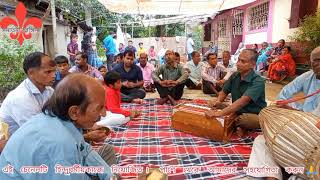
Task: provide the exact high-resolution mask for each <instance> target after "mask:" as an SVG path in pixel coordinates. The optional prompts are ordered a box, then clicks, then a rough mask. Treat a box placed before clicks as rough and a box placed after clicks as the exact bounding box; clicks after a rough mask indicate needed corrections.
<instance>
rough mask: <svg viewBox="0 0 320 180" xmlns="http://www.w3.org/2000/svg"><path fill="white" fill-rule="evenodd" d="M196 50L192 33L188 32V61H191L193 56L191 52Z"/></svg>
mask: <svg viewBox="0 0 320 180" xmlns="http://www.w3.org/2000/svg"><path fill="white" fill-rule="evenodd" d="M193 51H194V42H193V39H192V34H191V33H190V34H188V40H187V53H188V61H191V59H192V56H191V53H192V52H193Z"/></svg>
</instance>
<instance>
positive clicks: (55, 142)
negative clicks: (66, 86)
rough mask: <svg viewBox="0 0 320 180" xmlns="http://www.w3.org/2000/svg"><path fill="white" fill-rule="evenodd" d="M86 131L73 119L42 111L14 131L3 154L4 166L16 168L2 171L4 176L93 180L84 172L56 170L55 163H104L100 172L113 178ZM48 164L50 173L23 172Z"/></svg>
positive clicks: (0, 158)
mask: <svg viewBox="0 0 320 180" xmlns="http://www.w3.org/2000/svg"><path fill="white" fill-rule="evenodd" d="M81 132H82V130H81V129H78V128H76V127H75V126H74V124H73V123H72V122H71V121H63V120H61V119H59V118H56V117H51V116H49V115H45V114H43V113H40V114H38V115H36V116H33V117H32V118H31V119H30V120H29V121H28V122H26V123H25V124H24V125H23V126H22V127H21V128H20V129H18V130H17V131H16V133H14V134H13V135H12V136H11V137H10V139H9V141H8V142H7V144H6V146H5V148H4V150H3V151H2V153H1V156H0V169H2V168H3V167H5V166H7V165H8V164H10V165H11V166H13V168H14V171H13V173H12V174H10V173H2V172H1V173H0V179H17V180H18V179H19V180H20V179H28V180H41V179H57V180H71V179H74V180H90V177H89V176H88V175H87V174H84V173H70V175H65V173H55V165H57V164H60V165H61V166H64V167H66V166H68V167H71V166H73V165H76V164H78V165H80V166H82V167H88V166H95V167H98V166H100V167H101V169H103V170H102V172H101V173H99V174H91V175H98V176H99V178H100V179H103V180H106V179H108V180H109V179H110V177H111V175H112V174H111V169H110V167H109V166H108V165H107V164H106V162H105V161H104V160H103V159H102V158H101V157H100V156H99V154H98V153H97V152H96V151H94V150H93V149H92V147H91V146H90V145H89V144H88V143H86V142H85V141H84V139H83V136H82V133H81ZM40 165H45V166H47V167H48V172H47V173H43V174H39V173H20V168H21V167H22V166H40Z"/></svg>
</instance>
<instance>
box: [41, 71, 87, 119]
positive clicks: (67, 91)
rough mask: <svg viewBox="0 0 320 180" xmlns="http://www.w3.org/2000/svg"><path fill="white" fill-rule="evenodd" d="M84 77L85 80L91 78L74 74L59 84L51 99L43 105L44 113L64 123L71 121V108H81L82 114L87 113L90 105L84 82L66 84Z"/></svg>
mask: <svg viewBox="0 0 320 180" xmlns="http://www.w3.org/2000/svg"><path fill="white" fill-rule="evenodd" d="M77 76H82V77H83V79H84V80H85V78H88V77H89V76H87V75H85V74H81V73H73V74H70V75H68V76H67V77H65V78H63V80H62V81H61V82H59V83H58V85H57V87H56V88H55V90H54V92H53V94H52V96H51V97H50V99H49V100H48V101H47V102H46V103H45V104H44V105H43V108H42V112H43V113H45V114H47V115H49V116H51V117H58V118H60V119H61V120H64V121H71V118H70V116H69V112H68V111H69V108H70V107H71V106H79V107H80V112H81V113H85V112H86V109H87V107H88V105H89V103H90V97H89V96H88V87H86V86H85V85H84V83H83V82H75V81H74V82H75V83H73V84H72V85H70V86H69V85H68V83H65V82H66V80H67V79H74V78H76V77H77Z"/></svg>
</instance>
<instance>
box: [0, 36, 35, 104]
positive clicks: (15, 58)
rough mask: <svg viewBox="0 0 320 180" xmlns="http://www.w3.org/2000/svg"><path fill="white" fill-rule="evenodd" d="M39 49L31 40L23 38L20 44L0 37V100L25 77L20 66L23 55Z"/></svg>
mask: <svg viewBox="0 0 320 180" xmlns="http://www.w3.org/2000/svg"><path fill="white" fill-rule="evenodd" d="M39 50H40V48H39V46H38V45H37V43H35V42H34V41H31V40H25V41H24V42H23V44H22V45H21V46H20V44H19V43H18V41H17V40H12V39H10V38H8V37H1V38H0V101H2V100H3V99H4V97H5V96H6V95H7V93H8V92H9V91H10V90H12V89H14V88H15V87H17V86H18V85H19V83H21V81H23V79H25V78H26V76H25V74H24V72H23V67H22V64H23V59H24V57H25V56H26V55H28V54H29V53H31V52H35V51H39Z"/></svg>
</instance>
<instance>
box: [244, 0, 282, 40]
mask: <svg viewBox="0 0 320 180" xmlns="http://www.w3.org/2000/svg"><path fill="white" fill-rule="evenodd" d="M272 1H274V0H270V3H269V17H268V19H269V21H268V27H267V28H264V29H259V30H254V31H250V30H249V29H248V19H249V11H250V9H251V8H252V7H254V6H257V5H259V4H262V3H264V2H267V1H266V0H258V1H255V2H253V3H250V4H248V5H245V6H243V7H242V9H244V22H243V36H242V42H244V44H255V43H257V44H260V43H262V42H264V41H268V35H269V36H270V33H268V29H269V28H272V24H270V19H272V18H273V16H272V12H273V10H272V9H273V3H272ZM280 1H281V0H280Z"/></svg>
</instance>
